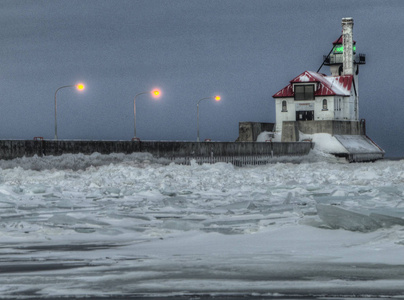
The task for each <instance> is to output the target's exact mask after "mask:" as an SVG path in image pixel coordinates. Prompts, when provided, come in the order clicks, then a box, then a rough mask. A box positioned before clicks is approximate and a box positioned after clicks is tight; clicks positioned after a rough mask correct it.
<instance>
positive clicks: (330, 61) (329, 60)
mask: <svg viewBox="0 0 404 300" xmlns="http://www.w3.org/2000/svg"><path fill="white" fill-rule="evenodd" d="M323 61H324V64H325V65H327V66H328V65H335V64H342V62H343V56H342V55H330V56H328V57H327V55H323ZM354 63H355V64H358V65H364V64H366V54H363V53H359V54H356V55H355V56H354Z"/></svg>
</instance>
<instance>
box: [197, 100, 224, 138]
mask: <svg viewBox="0 0 404 300" xmlns="http://www.w3.org/2000/svg"><path fill="white" fill-rule="evenodd" d="M205 99H215V100H216V101H217V102H219V101H220V96H218V95H217V96H214V97H206V98H202V99H200V100H198V103H197V104H196V120H197V127H198V132H197V138H196V141H197V142H199V102H201V101H202V100H205Z"/></svg>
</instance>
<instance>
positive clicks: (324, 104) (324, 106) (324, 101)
mask: <svg viewBox="0 0 404 300" xmlns="http://www.w3.org/2000/svg"><path fill="white" fill-rule="evenodd" d="M323 110H328V104H327V99H323Z"/></svg>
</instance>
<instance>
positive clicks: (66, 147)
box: [0, 140, 313, 162]
mask: <svg viewBox="0 0 404 300" xmlns="http://www.w3.org/2000/svg"><path fill="white" fill-rule="evenodd" d="M312 147H313V143H311V142H307V143H306V142H305V143H298V142H290V143H275V142H274V143H271V142H266V143H257V142H171V141H76V140H58V141H55V140H0V159H14V158H18V157H24V156H26V157H31V156H34V155H37V156H47V155H53V156H58V155H62V154H78V153H82V154H88V155H90V154H92V153H95V152H98V153H101V154H111V153H124V154H130V153H135V152H147V153H150V154H152V155H153V156H155V157H157V158H167V159H170V160H176V159H181V158H183V159H184V158H186V159H193V158H202V161H203V162H205V161H206V162H215V161H227V160H225V159H223V158H225V157H239V158H243V157H257V159H258V160H259V159H260V158H269V157H279V156H302V155H307V154H308V153H309V152H310V149H312ZM212 158H215V160H214V161H208V160H209V159H210V160H211V159H212ZM185 162H186V161H185Z"/></svg>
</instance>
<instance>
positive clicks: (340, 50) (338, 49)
mask: <svg viewBox="0 0 404 300" xmlns="http://www.w3.org/2000/svg"><path fill="white" fill-rule="evenodd" d="M333 52H334V53H335V54H339V53H343V52H344V46H343V45H336V46H335V47H334V51H333ZM353 52H354V53H355V52H356V45H353Z"/></svg>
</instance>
